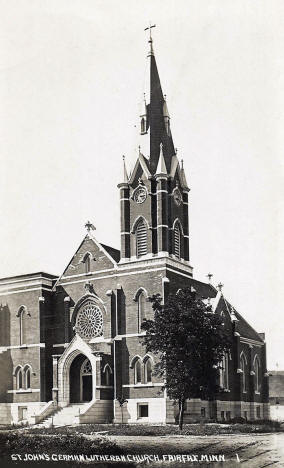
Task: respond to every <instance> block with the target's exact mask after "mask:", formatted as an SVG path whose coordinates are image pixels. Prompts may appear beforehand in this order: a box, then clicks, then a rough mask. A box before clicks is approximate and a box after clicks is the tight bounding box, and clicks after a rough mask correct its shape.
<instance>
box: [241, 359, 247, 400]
mask: <svg viewBox="0 0 284 468" xmlns="http://www.w3.org/2000/svg"><path fill="white" fill-rule="evenodd" d="M241 370H242V371H243V372H242V379H243V384H242V387H243V392H246V391H247V375H246V373H247V366H246V358H245V356H244V354H242V355H241Z"/></svg>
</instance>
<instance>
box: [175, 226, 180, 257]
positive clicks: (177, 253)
mask: <svg viewBox="0 0 284 468" xmlns="http://www.w3.org/2000/svg"><path fill="white" fill-rule="evenodd" d="M180 244H181V232H180V227H179V225H178V223H176V225H175V228H174V254H175V256H176V257H178V258H180Z"/></svg>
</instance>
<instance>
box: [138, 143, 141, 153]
mask: <svg viewBox="0 0 284 468" xmlns="http://www.w3.org/2000/svg"><path fill="white" fill-rule="evenodd" d="M140 150H141V146H140V145H139V146H138V151H139V154H141V151H140Z"/></svg>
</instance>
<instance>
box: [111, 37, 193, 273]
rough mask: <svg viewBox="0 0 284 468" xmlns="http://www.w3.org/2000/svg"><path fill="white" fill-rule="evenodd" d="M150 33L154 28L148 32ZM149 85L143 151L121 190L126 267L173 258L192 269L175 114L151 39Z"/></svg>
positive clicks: (141, 117) (141, 127)
mask: <svg viewBox="0 0 284 468" xmlns="http://www.w3.org/2000/svg"><path fill="white" fill-rule="evenodd" d="M147 29H149V28H147ZM148 43H149V51H148V54H147V82H146V85H145V92H144V93H143V99H142V102H141V106H140V112H139V125H138V126H137V127H138V129H139V147H138V155H137V160H136V164H135V167H134V169H133V171H132V174H131V175H128V172H127V168H126V164H125V158H123V182H122V183H120V184H119V185H118V187H119V189H120V210H121V263H125V262H132V261H140V260H146V259H147V260H149V259H150V258H154V257H169V258H172V259H174V260H175V261H177V262H180V263H183V264H186V265H187V266H188V267H190V265H189V230H188V192H189V188H188V185H187V181H186V176H185V172H184V168H183V162H182V164H180V163H179V160H178V158H177V154H176V150H175V148H174V144H173V139H172V133H171V127H170V114H169V111H168V105H167V102H166V97H165V95H164V94H163V92H162V87H161V82H160V77H159V73H158V68H157V64H156V58H155V54H154V49H153V39H152V36H151V29H150V37H149V41H148Z"/></svg>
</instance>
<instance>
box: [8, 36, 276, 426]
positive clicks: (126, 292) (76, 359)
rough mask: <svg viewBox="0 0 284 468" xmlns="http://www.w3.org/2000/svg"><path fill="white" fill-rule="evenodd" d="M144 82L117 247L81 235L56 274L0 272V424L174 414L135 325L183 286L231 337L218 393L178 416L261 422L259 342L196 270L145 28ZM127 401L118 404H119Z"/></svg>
mask: <svg viewBox="0 0 284 468" xmlns="http://www.w3.org/2000/svg"><path fill="white" fill-rule="evenodd" d="M147 62H148V83H147V86H146V90H145V94H144V99H143V102H142V103H141V109H140V115H139V116H137V117H139V129H138V131H139V133H140V136H139V138H140V146H139V148H138V151H137V161H136V164H135V167H134V169H133V171H132V173H131V174H128V171H127V168H126V165H125V161H124V162H123V164H124V167H123V177H122V181H121V183H120V184H119V185H118V190H119V193H120V201H119V204H120V205H119V207H118V209H120V219H121V226H120V238H121V248H120V251H119V250H117V249H115V248H112V247H110V246H108V245H105V244H102V243H100V242H98V241H97V240H96V238H95V237H94V235H93V233H94V227H93V226H92V224H91V223H89V222H88V223H87V224H86V227H87V234H86V236H85V237H84V239H83V240H82V242H81V244H80V245H79V246H78V249H77V251H76V252H75V253H74V255H73V257H72V260H71V261H70V263H69V264H68V265H67V266H66V268H65V270H64V271H63V273H62V274H61V275H60V276H59V277H58V276H56V275H52V274H48V273H44V272H38V273H32V274H25V275H21V276H14V277H9V278H2V279H0V327H1V328H0V423H2V424H4V423H5V424H7V423H8V424H9V423H24V422H28V423H29V424H38V425H43V426H48V425H50V424H54V425H63V424H74V423H91V422H94V423H106V422H116V423H128V424H129V423H145V422H147V423H174V422H175V419H176V415H177V412H178V408H177V406H176V405H175V403H174V402H173V401H171V400H170V399H169V398H168V397H167V394H166V391H165V390H164V389H163V381H162V380H161V379H159V378H158V377H157V376H155V375H154V373H153V368H154V365H155V362H156V359H157V357H156V356H153V355H151V354H150V353H148V354H147V353H146V351H145V347H144V346H143V344H142V342H141V337H143V333H144V332H142V331H141V324H142V322H143V319H144V318H152V317H153V311H152V307H151V302H150V301H149V298H150V297H151V296H152V295H153V294H157V293H159V294H160V295H161V297H162V298H163V300H165V299H166V298H167V296H168V294H169V293H176V292H177V290H178V289H180V288H184V287H189V288H192V290H194V291H196V294H197V295H199V296H200V297H202V298H203V299H204V301H206V302H207V303H210V304H211V305H212V308H213V310H214V311H215V312H216V313H218V314H221V315H222V316H223V319H224V323H225V324H226V326H227V328H228V330H229V333H230V334H231V336H232V343H233V344H232V349H231V352H230V353H228V354H226V355H225V356H224V359H223V365H222V368H221V371H220V387H221V389H220V391H219V392H218V394H216V398H215V400H214V401H210V402H209V401H204V400H201V399H193V400H189V401H188V402H187V405H186V411H185V418H184V422H188V421H196V420H208V419H212V420H219V421H222V420H231V419H232V418H235V417H242V418H245V419H250V420H253V419H267V418H268V417H269V403H268V378H267V377H268V374H267V369H266V345H265V339H264V334H263V333H257V332H256V331H255V330H254V329H253V328H252V327H251V326H250V325H249V324H248V323H247V322H246V321H245V320H244V319H243V317H242V316H241V315H240V314H239V313H238V312H237V311H236V309H235V308H234V307H233V306H232V305H231V304H230V303H229V302H228V301H227V299H226V298H225V297H224V295H223V293H222V285H219V286H218V287H217V288H215V287H214V286H213V285H212V284H211V281H210V275H209V281H208V282H201V281H198V280H197V279H195V278H194V276H193V268H192V266H191V263H190V257H189V220H188V203H189V187H188V183H187V179H186V175H185V170H184V167H183V163H182V162H180V161H179V159H178V157H177V154H176V150H175V146H174V143H173V137H172V132H171V124H170V122H171V118H170V114H169V111H168V105H167V102H166V99H165V96H164V94H163V92H162V87H161V82H160V78H159V74H158V69H157V64H156V59H155V55H154V50H153V41H152V38H151V34H150V39H149V52H148V55H147ZM123 400H126V401H125V402H124V404H122V401H123Z"/></svg>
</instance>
